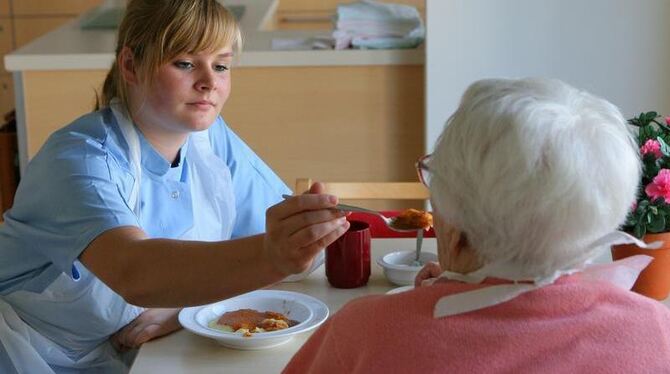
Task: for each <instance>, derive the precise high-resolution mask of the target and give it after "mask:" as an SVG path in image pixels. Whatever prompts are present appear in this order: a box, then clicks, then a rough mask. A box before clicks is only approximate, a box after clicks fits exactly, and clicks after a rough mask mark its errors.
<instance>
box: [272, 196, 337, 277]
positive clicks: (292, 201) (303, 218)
mask: <svg viewBox="0 0 670 374" xmlns="http://www.w3.org/2000/svg"><path fill="white" fill-rule="evenodd" d="M322 192H323V185H322V184H321V183H314V184H313V185H312V187H311V188H310V190H309V191H308V192H306V193H305V194H303V195H299V196H293V197H291V198H288V199H286V200H284V201H282V202H281V203H279V204H277V205H275V206H272V207H271V208H269V209H268V210H267V213H266V234H265V241H264V255H265V256H266V259H267V260H268V261H270V263H271V264H273V265H274V267H275V268H276V269H277V270H278V271H279V272H281V273H282V274H284V275H290V274H297V273H301V272H303V271H305V270H307V269H308V268H309V267H310V266H311V264H312V261H313V260H314V256H315V255H316V254H317V253H318V252H319V251H320V250H322V249H323V248H325V247H326V246H328V245H329V244H330V243H332V242H334V241H335V239H337V238H339V237H340V236H341V235H342V234H344V233H345V232H346V231H347V229H349V222H348V221H347V220H346V214H345V212H342V211H339V210H336V209H333V208H334V207H335V205H337V197H335V196H332V195H326V194H323V193H322Z"/></svg>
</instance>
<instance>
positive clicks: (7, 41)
mask: <svg viewBox="0 0 670 374" xmlns="http://www.w3.org/2000/svg"><path fill="white" fill-rule="evenodd" d="M12 49H14V33H13V32H12V20H11V19H10V18H5V17H2V18H0V57H4V55H5V54H6V53H8V52H10V51H11V50H12ZM3 73H6V71H5V62H4V59H3V61H0V74H3Z"/></svg>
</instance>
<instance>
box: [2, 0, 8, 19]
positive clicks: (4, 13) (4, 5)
mask: <svg viewBox="0 0 670 374" xmlns="http://www.w3.org/2000/svg"><path fill="white" fill-rule="evenodd" d="M5 16H9V0H0V17H5Z"/></svg>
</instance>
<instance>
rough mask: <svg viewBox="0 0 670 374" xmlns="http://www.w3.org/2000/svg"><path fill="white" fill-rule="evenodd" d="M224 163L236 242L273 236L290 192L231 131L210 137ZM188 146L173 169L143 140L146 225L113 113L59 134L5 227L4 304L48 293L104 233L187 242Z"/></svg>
mask: <svg viewBox="0 0 670 374" xmlns="http://www.w3.org/2000/svg"><path fill="white" fill-rule="evenodd" d="M209 139H210V143H211V145H212V150H213V151H214V153H215V155H216V156H218V157H220V158H221V159H222V160H223V161H224V162H225V163H226V165H227V166H228V168H229V169H230V172H231V176H232V183H233V192H234V195H235V206H236V209H237V215H236V220H235V223H234V225H233V232H232V238H236V237H243V236H248V235H253V234H257V233H262V232H264V231H265V210H266V209H267V208H268V207H269V206H271V205H274V204H276V203H277V202H279V201H281V199H282V197H281V195H282V194H286V193H290V190H289V189H288V188H287V187H286V185H285V184H284V183H283V182H282V181H281V179H279V177H278V176H277V175H276V174H275V173H274V172H272V170H271V169H270V168H269V167H268V166H267V165H266V164H265V163H264V162H263V161H262V160H261V159H260V158H259V157H258V156H257V155H256V154H255V153H254V152H253V151H252V150H251V149H250V148H249V147H248V146H247V145H246V144H245V143H244V142H243V141H242V140H241V139H240V138H239V137H238V136H237V135H236V134H235V133H234V132H233V131H232V130H231V129H230V128H229V127H228V126H227V125H226V124H225V122H224V121H223V119H222V118H221V117H217V119H216V122H215V123H214V124H213V125H212V126H211V127H210V129H209ZM187 144H188V142H187V143H186V144H185V145H184V147H182V149H181V151H180V162H179V166H178V167H171V165H170V163H169V162H167V161H166V160H165V159H164V158H163V157H162V156H161V155H160V154H159V153H158V152H157V151H156V150H155V149H154V148H153V147H152V146H151V145H150V144H149V142H147V140H146V139H145V138H144V137H143V136H141V134H140V147H141V154H142V161H141V163H142V183H141V191H140V193H141V196H142V199H141V201H142V204H143V205H142V222H141V223H140V222H138V220H137V217H136V216H135V214H134V213H133V211H132V208H133V207H130V206H129V203H128V200H129V198H130V192H131V189H132V187H133V182H134V179H133V173H132V171H131V168H130V165H129V159H128V156H127V155H128V146H127V144H126V142H125V140H124V139H123V136H122V135H121V130H120V128H119V126H118V124H117V122H116V119H115V118H114V115H113V114H112V112H111V110H110V109H109V108H105V109H102V110H100V111H98V112H94V113H90V114H87V115H85V116H83V117H81V118H79V119H77V120H76V121H74V122H73V123H72V124H70V125H68V126H66V127H65V128H63V129H61V130H59V131H57V132H55V133H54V134H52V135H51V137H50V138H49V139H48V140H47V142H46V143H45V145H44V146H43V147H42V149H40V151H39V152H38V154H37V155H36V156H35V157H34V158H33V159H32V160H31V162H30V163H29V164H28V167H27V168H26V172H25V173H24V175H23V177H22V180H21V183H20V185H19V188H18V190H17V192H16V196H15V200H14V206H13V207H12V208H11V209H10V210H9V211H8V212H7V213H6V214H5V216H4V218H5V223H4V224H2V225H0V294H7V293H10V292H13V291H16V290H27V291H32V292H41V291H42V290H44V289H45V288H46V287H47V286H48V285H49V284H50V283H51V282H53V280H55V279H56V277H58V275H59V274H60V273H62V272H65V273H67V274H69V273H70V272H71V271H72V269H73V263H74V261H75V260H76V259H77V257H79V255H80V254H81V252H82V251H83V250H84V249H85V248H86V247H87V246H88V245H89V243H90V242H91V241H92V240H93V239H95V238H96V237H97V236H98V235H100V234H101V233H103V232H105V231H107V230H109V229H112V228H115V227H120V226H137V227H142V228H143V230H144V231H145V232H146V233H147V235H148V236H149V237H152V238H179V237H180V235H181V233H183V232H184V231H185V230H187V229H189V228H190V227H191V226H192V223H193V222H192V210H191V209H192V208H191V207H192V201H191V199H190V193H189V183H188V169H189V166H188V165H189V162H188V145H187Z"/></svg>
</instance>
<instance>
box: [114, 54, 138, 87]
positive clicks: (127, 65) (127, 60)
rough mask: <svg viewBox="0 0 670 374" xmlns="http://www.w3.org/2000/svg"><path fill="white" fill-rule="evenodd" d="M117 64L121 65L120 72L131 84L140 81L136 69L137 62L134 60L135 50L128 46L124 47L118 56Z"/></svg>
mask: <svg viewBox="0 0 670 374" xmlns="http://www.w3.org/2000/svg"><path fill="white" fill-rule="evenodd" d="M116 64H117V66H118V67H119V73H120V74H121V76H122V77H123V80H124V81H126V83H128V84H129V85H136V84H137V83H138V81H139V80H138V78H137V72H136V71H135V62H134V60H133V52H132V51H131V50H130V48H128V47H123V49H121V52H120V53H119V55H118V56H117V57H116Z"/></svg>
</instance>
